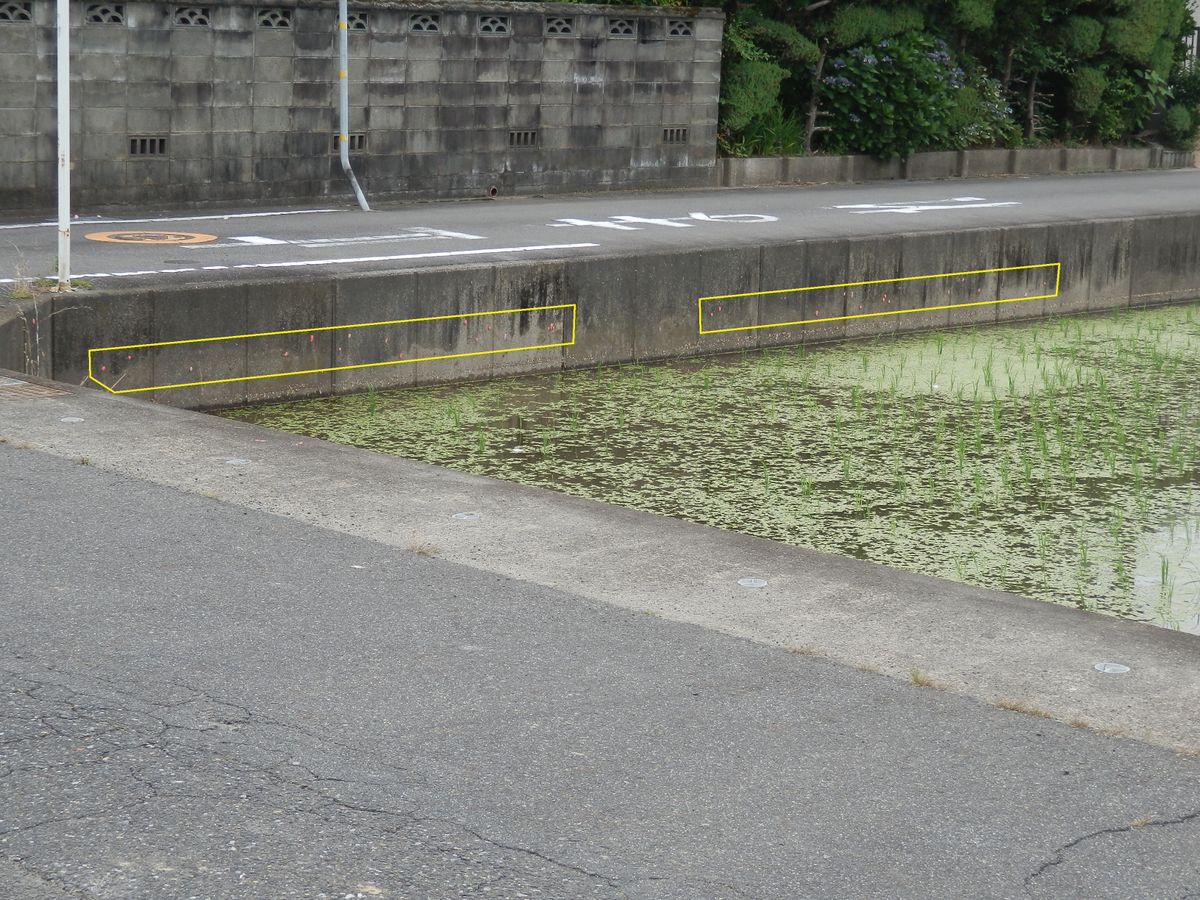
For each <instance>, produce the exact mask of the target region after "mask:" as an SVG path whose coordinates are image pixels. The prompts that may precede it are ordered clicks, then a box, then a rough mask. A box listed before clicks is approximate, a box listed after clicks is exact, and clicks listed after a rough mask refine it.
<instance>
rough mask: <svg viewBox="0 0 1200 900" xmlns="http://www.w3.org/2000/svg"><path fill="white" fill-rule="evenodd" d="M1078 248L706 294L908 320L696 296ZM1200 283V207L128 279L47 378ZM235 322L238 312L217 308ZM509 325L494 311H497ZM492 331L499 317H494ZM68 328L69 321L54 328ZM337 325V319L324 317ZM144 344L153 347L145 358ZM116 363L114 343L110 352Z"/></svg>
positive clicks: (539, 362)
mask: <svg viewBox="0 0 1200 900" xmlns="http://www.w3.org/2000/svg"><path fill="white" fill-rule="evenodd" d="M1056 262H1057V263H1061V266H1062V269H1061V283H1060V285H1059V287H1060V292H1059V295H1058V296H1057V297H1056V298H1053V299H1039V300H1026V301H1022V302H1014V303H1004V304H998V305H997V304H990V305H980V306H963V307H958V308H935V307H949V306H951V305H953V304H961V303H970V302H974V301H978V300H981V299H997V298H1016V297H1028V296H1038V295H1041V294H1046V293H1053V280H1054V279H1053V277H1052V275H1051V274H1050V272H1048V271H1047V270H1046V269H1040V270H1012V271H1007V272H996V273H990V274H987V275H982V276H979V275H975V276H961V277H955V278H938V279H928V280H922V281H909V282H902V283H892V284H880V285H872V286H865V287H864V286H858V287H848V288H842V289H837V290H825V291H820V292H808V293H805V294H785V295H770V296H764V297H753V298H742V299H739V300H737V301H732V302H735V303H736V304H737V306H736V308H734V307H733V306H732V305H731V306H730V307H729V308H726V304H725V302H724V301H720V300H718V301H715V302H714V301H705V310H706V311H705V322H706V326H705V327H706V329H708V328H711V327H714V325H729V324H730V323H731V322H733V323H734V324H744V325H757V324H762V323H766V322H785V321H795V320H797V319H830V318H833V317H837V316H849V315H857V314H860V313H894V312H895V311H896V310H898V309H904V310H927V311H925V312H913V313H906V314H903V315H882V316H873V317H868V318H855V319H841V320H837V321H822V322H812V323H810V324H803V325H792V326H788V327H773V328H761V329H750V330H742V331H732V332H727V333H720V334H700V333H699V327H698V318H697V313H698V309H697V300H698V298H700V297H711V296H715V295H723V294H735V293H736V294H740V293H746V292H753V291H760V290H763V291H766V290H783V289H788V288H797V287H810V286H815V285H831V284H847V283H849V282H856V281H869V280H876V279H887V278H894V277H901V276H915V275H935V274H939V273H947V272H960V271H966V270H978V269H1000V268H1006V267H1016V266H1032V265H1038V264H1043V263H1056ZM1196 297H1200V213H1197V214H1195V215H1175V216H1162V217H1153V218H1138V219H1114V220H1106V221H1096V222H1081V223H1069V224H1062V225H1049V226H1047V225H1035V226H1023V227H1013V228H986V229H976V230H966V231H956V232H932V233H913V234H900V235H889V236H880V237H866V238H840V239H830V240H814V241H805V242H795V243H787V244H769V245H763V246H751V247H740V248H730V249H727V250H723V251H712V250H705V251H703V252H701V251H692V252H675V253H655V254H646V255H642V256H634V257H622V258H617V259H614V258H594V259H581V260H570V261H547V262H520V263H511V264H505V265H498V266H487V267H479V268H450V269H433V268H431V269H421V270H416V271H410V272H403V273H396V274H365V275H345V276H338V277H334V278H330V279H327V280H312V279H295V280H280V281H272V282H256V283H253V284H241V285H229V284H220V285H212V286H207V287H191V288H169V289H148V290H114V291H97V292H94V293H84V294H76V295H73V296H71V297H69V298H59V299H54V300H52V301H51V302H52V303H53V306H54V307H55V310H54V314H53V315H46V314H45V313H46V312H47V311H46V310H45V309H43V310H42V315H41V318H40V320H39V321H40V327H41V328H42V329H43V332H42V340H43V342H44V343H46V344H47V345H52V349H53V354H52V359H49V360H44V362H45V363H48V366H47V365H44V366H43V369H42V373H43V374H52V375H53V377H55V378H57V379H59V380H63V381H67V382H72V383H79V382H82V381H83V380H84V379H85V377H86V374H87V363H88V359H87V351H88V349H89V348H97V347H111V346H114V345H126V344H137V343H148V342H156V341H179V340H187V339H191V338H209V337H213V336H216V335H220V334H229V335H232V334H248V333H257V332H277V331H285V330H290V329H306V331H302V332H299V333H298V334H296V335H292V336H288V337H271V338H269V339H268V340H266V341H262V342H258V343H256V344H254V345H253V346H251V345H249V344H245V343H238V342H216V343H212V342H210V343H206V344H197V345H191V346H190V347H189V348H187V352H186V353H183V354H180V353H178V352H175V351H172V353H171V355H169V356H168V355H166V354H162V355H157V354H156V353H154V352H149V353H145V352H143V351H141V350H138V351H132V352H130V354H129V359H128V361H121V359H120V357H118V358H117V361H116V362H115V363H113V365H114V366H115V368H121V367H125V369H127V371H125V370H123V371H122V372H120V373H118V372H117V371H116V370H115V369H114V371H110V372H107V373H105V376H104V377H105V378H107V379H108V380H109V382H110V383H111V382H112V381H113V379H124V380H119V381H117V383H116V386H117V387H119V388H123V387H128V386H130V385H135V386H136V385H139V384H146V385H163V384H171V383H185V382H192V381H198V380H210V379H217V378H239V377H243V376H245V375H246V374H255V373H261V372H264V371H275V372H296V371H300V370H310V369H318V368H332V367H338V366H356V365H363V364H367V363H372V362H376V361H380V360H387V359H406V360H414V359H422V360H426V361H419V362H406V363H403V364H397V365H387V366H379V367H366V368H349V369H342V370H340V371H328V372H317V373H312V374H304V375H296V376H288V377H277V378H267V379H261V380H252V381H227V382H223V383H219V384H208V385H201V386H195V387H185V388H179V389H172V390H158V391H150V392H145V393H139V394H137V396H142V397H147V398H152V399H154V400H157V401H160V402H163V403H168V404H172V405H178V406H187V407H193V408H211V407H217V406H228V405H236V404H243V403H249V402H255V401H260V400H267V399H273V398H287V397H302V396H313V395H322V394H330V393H340V392H348V391H356V390H362V389H364V388H366V387H367V386H376V387H403V386H410V385H416V384H426V383H433V382H443V381H454V380H465V379H479V378H489V377H494V376H498V375H509V374H518V373H526V372H538V371H552V370H556V369H561V368H576V367H585V366H595V365H600V364H614V363H624V362H629V361H634V360H655V359H664V358H669V357H682V356H692V355H700V354H712V353H721V352H727V351H734V350H739V349H751V348H756V347H772V346H779V345H786V344H798V343H816V342H821V341H831V340H841V339H844V338H856V337H864V336H867V335H877V334H893V333H897V332H902V331H910V330H922V329H931V328H937V327H943V326H947V325H965V324H984V323H992V322H1000V321H1007V320H1011V319H1015V318H1033V317H1041V316H1048V315H1056V314H1060V313H1072V312H1082V311H1093V310H1105V309H1115V308H1122V307H1126V306H1130V305H1151V304H1161V303H1167V302H1171V301H1177V300H1184V299H1191V298H1196ZM558 304H575V305H576V307H577V315H576V318H575V322H574V326H575V328H576V329H577V331H575V332H574V337H575V341H574V343H573V345H571V346H566V347H556V348H553V349H536V350H522V351H520V352H512V353H490V354H486V355H471V356H459V357H457V358H452V359H438V360H429V357H432V356H439V355H441V356H446V355H450V354H456V353H462V352H469V353H479V352H480V351H487V350H491V349H497V348H501V349H502V348H504V347H509V346H516V345H518V344H520V345H522V346H533V345H537V344H543V343H546V342H551V343H553V342H562V341H564V340H565V339H566V333H565V331H556V330H555V329H554V327H552V326H554V324H555V322H557V323H559V325H560V326H561V327H562V328H563V329H565V328H566V323H565V320H564V319H563V318H562V317H561V316H560V317H559V318H557V319H555V318H554V315H555V314H552V313H549V312H547V313H534V314H528V315H518V316H511V315H510V316H507V317H495V318H494V319H488V318H487V317H480V316H478V315H477V314H479V313H484V312H488V311H492V310H507V309H522V308H528V307H538V306H554V305H558ZM428 316H445V317H450V318H448V319H445V320H438V321H437V322H434V323H427V324H426V325H422V326H420V327H409V326H405V327H403V328H401V329H399V330H374V331H371V330H369V329H336V328H332V326H346V325H352V324H354V323H363V322H380V321H384V320H393V319H412V318H418V317H428ZM218 322H219V323H222V324H221V325H220V326H217V325H214V323H218ZM489 323H490V324H489ZM480 326H481V327H480ZM20 327H21V321H20V320H17V319H12V320H10V321H9V322H8V323H7V326H5V325H4V324H3V323H2V322H0V367H4V368H13V369H18V370H20V369H22V368H23V363H24V361H23V359H22V358H20V357H19V356H14V355H13V354H14V353H15V352H16V351H15V350H14V349H13V348H14V347H16V346H18V344H19V343H20V342H19V341H17V340H15V339H14V338H13V329H15V328H20ZM47 327H49V329H50V335H46V334H45V329H46V328H47ZM321 328H325V329H327V330H326V331H319V330H317V329H321ZM135 357H136V358H135ZM110 361H111V354H110Z"/></svg>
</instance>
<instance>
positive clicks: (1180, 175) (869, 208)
mask: <svg viewBox="0 0 1200 900" xmlns="http://www.w3.org/2000/svg"><path fill="white" fill-rule="evenodd" d="M1198 203H1200V170H1197V169H1186V170H1175V171H1153V172H1138V173H1113V174H1102V175H1077V176H1058V177H1045V178H993V179H966V180H954V181H941V182H926V183H911V182H889V183H873V184H864V185H844V186H831V187H819V188H818V187H781V188H757V189H746V190H719V191H715V190H714V191H679V192H670V193H610V194H603V195H588V196H570V197H554V198H534V199H503V200H496V201H460V202H448V203H426V204H418V205H409V206H403V207H396V208H381V209H379V210H376V211H374V212H370V213H364V212H360V211H358V210H357V209H354V210H350V209H336V208H332V207H330V208H321V209H307V210H304V209H276V210H251V211H247V210H244V209H243V210H231V211H230V212H228V213H208V212H206V213H187V212H177V213H169V212H168V213H161V212H145V213H133V214H130V215H127V216H122V217H120V218H116V219H114V218H99V217H79V218H78V219H76V221H75V223H74V227H73V242H72V249H71V253H72V272H73V273H74V274H77V275H79V276H83V277H86V278H88V279H89V280H90V281H91V282H92V283H93V284H94V285H95V286H96V287H105V286H110V285H113V284H117V283H128V282H133V283H136V284H142V285H148V284H185V283H195V282H202V281H210V280H219V279H236V280H239V281H244V280H247V279H253V278H255V277H271V276H279V275H288V274H291V275H295V274H298V273H305V272H309V273H313V274H316V273H321V272H350V271H397V270H402V269H411V268H415V267H420V266H432V265H437V266H445V265H479V264H480V263H484V264H486V263H488V262H500V261H505V260H512V259H520V258H529V257H535V258H546V259H549V258H555V259H560V258H572V257H580V256H596V255H613V254H622V253H629V252H634V251H653V250H666V249H670V248H686V249H703V248H705V247H726V246H737V245H740V244H761V243H778V242H786V241H792V240H805V239H810V238H822V237H830V236H843V235H849V236H854V235H874V234H885V233H895V232H909V231H925V230H944V229H963V228H974V227H983V226H996V225H1023V224H1029V223H1051V222H1065V221H1080V220H1091V219H1098V218H1114V217H1124V216H1145V215H1158V214H1164V213H1172V212H1177V213H1192V212H1195V210H1196V208H1197V204H1198ZM97 238H103V240H98V239H97ZM56 241H57V232H56V229H55V227H54V224H53V223H52V222H46V221H45V220H44V219H38V220H29V221H3V222H0V284H5V283H12V281H13V280H14V279H16V278H20V277H34V278H36V277H42V276H49V275H51V274H53V272H54V270H55V266H56V262H55V260H56V258H57V249H56ZM114 241H116V242H115V243H114ZM179 241H194V243H178V242H179ZM146 242H151V243H146Z"/></svg>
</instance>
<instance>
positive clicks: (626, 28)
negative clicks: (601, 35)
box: [608, 19, 637, 38]
mask: <svg viewBox="0 0 1200 900" xmlns="http://www.w3.org/2000/svg"><path fill="white" fill-rule="evenodd" d="M608 36H609V37H616V38H631V37H637V23H636V22H634V21H633V19H609V20H608Z"/></svg>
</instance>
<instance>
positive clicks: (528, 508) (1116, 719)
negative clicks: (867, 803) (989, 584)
mask: <svg viewBox="0 0 1200 900" xmlns="http://www.w3.org/2000/svg"><path fill="white" fill-rule="evenodd" d="M42 383H43V384H53V383H52V382H42ZM54 386H55V387H58V388H60V389H62V391H63V394H61V395H59V396H55V397H29V398H26V399H22V400H19V401H16V402H9V404H8V405H7V406H6V408H5V416H4V418H3V419H0V441H4V442H6V443H7V444H9V445H10V446H13V447H16V448H18V449H25V450H30V451H39V452H43V453H49V454H51V455H53V456H57V457H61V458H65V459H74V460H80V459H84V458H86V459H87V461H88V464H89V465H92V466H96V467H97V468H99V469H101V470H104V471H108V472H111V473H113V474H116V475H119V476H120V477H123V478H129V479H138V480H143V481H149V482H152V483H155V484H161V485H166V486H170V487H173V488H176V489H178V490H180V491H183V492H187V493H190V494H198V495H201V496H206V497H209V498H213V499H217V500H220V501H222V502H225V503H229V504H232V505H234V506H240V507H245V508H252V509H258V510H262V511H266V512H269V513H272V514H274V515H278V516H282V517H284V518H287V519H291V520H294V521H298V522H303V523H306V524H309V525H313V526H317V527H320V528H326V529H330V530H333V531H339V532H342V533H346V534H352V535H357V536H359V537H363V538H366V539H368V540H372V541H376V542H377V543H380V544H384V545H388V546H392V547H398V548H402V549H408V550H413V549H414V548H420V552H422V553H425V554H427V555H434V556H436V557H437V558H439V559H442V560H445V561H448V562H453V563H458V564H461V565H465V566H469V567H471V568H473V569H477V570H482V571H486V572H491V573H494V574H496V575H499V576H502V577H505V578H512V579H516V580H518V581H524V582H527V583H530V584H538V585H543V586H546V587H552V588H555V589H558V590H564V591H567V592H569V593H571V594H574V595H576V596H579V597H583V598H586V599H588V600H593V601H598V602H602V603H606V604H610V605H613V606H617V607H621V608H624V609H630V610H635V611H640V612H644V613H647V614H651V615H655V616H661V617H662V618H665V619H669V620H673V621H677V622H686V623H690V624H693V625H697V626H700V627H703V628H707V629H711V630H714V631H718V632H722V633H725V634H730V635H734V636H737V637H741V638H744V639H746V640H750V641H754V642H756V643H760V644H764V645H768V646H772V647H778V648H781V649H784V650H788V651H790V652H793V653H798V654H803V655H814V656H820V657H824V658H827V659H830V660H833V661H835V662H838V663H841V664H844V665H849V666H852V667H855V668H858V669H862V670H865V671H871V672H876V673H879V674H881V675H887V676H890V677H892V678H896V679H899V680H901V681H905V682H909V681H912V682H914V683H918V684H921V685H924V686H931V687H936V688H941V689H944V690H948V691H950V692H952V693H956V694H961V695H964V696H968V697H972V698H975V699H977V700H979V701H981V702H983V703H985V704H989V705H993V706H998V707H1000V708H1003V709H1010V710H1013V711H1017V712H1024V713H1026V714H1031V715H1035V716H1043V717H1046V718H1054V719H1057V720H1059V721H1062V722H1066V723H1069V724H1071V725H1073V726H1075V727H1081V728H1089V729H1091V730H1094V731H1098V732H1100V733H1105V734H1112V735H1114V736H1120V737H1128V738H1134V739H1138V740H1142V741H1145V742H1147V743H1151V744H1155V745H1158V746H1163V747H1167V748H1170V749H1173V750H1176V751H1179V752H1183V753H1186V754H1188V755H1194V754H1197V753H1200V719H1197V717H1196V715H1195V710H1196V709H1197V706H1198V705H1200V679H1197V677H1196V674H1197V668H1198V666H1200V639H1198V638H1197V637H1196V636H1194V635H1188V634H1182V633H1179V632H1173V631H1168V630H1166V629H1161V628H1155V627H1153V626H1150V625H1143V624H1140V623H1135V622H1128V621H1123V620H1120V619H1113V618H1109V617H1107V616H1103V615H1099V614H1096V613H1091V612H1084V611H1080V610H1077V609H1074V608H1070V607H1066V606H1057V605H1054V604H1050V603H1042V602H1040V601H1036V600H1030V599H1028V598H1024V597H1019V596H1016V595H1013V594H1005V593H1001V592H999V591H992V590H987V589H984V588H976V587H971V586H968V585H962V584H956V583H954V582H950V581H944V580H940V579H936V578H931V577H927V576H923V575H916V574H913V573H910V572H904V571H900V570H897V569H891V568H888V567H886V566H882V565H877V564H874V563H868V562H862V561H859V560H854V559H847V558H844V557H840V556H834V555H831V554H825V553H818V552H815V551H811V550H804V549H801V548H798V547H792V546H789V545H785V544H779V543H775V542H772V541H768V540H763V539H759V538H753V537H748V536H746V535H742V534H737V533H733V532H729V531H724V530H722V529H719V528H712V527H708V526H703V525H696V524H693V523H690V522H684V521H680V520H677V519H671V518H667V517H663V516H657V515H653V514H650V513H643V512H638V511H635V510H630V509H624V508H622V507H618V506H614V505H611V504H607V503H600V502H597V501H593V500H585V499H580V498H577V497H570V496H566V495H562V494H557V493H555V492H552V491H548V490H543V489H540V488H533V487H526V486H523V485H517V484H510V483H507V482H502V481H498V480H496V479H491V478H483V477H479V476H474V475H467V474H464V473H461V472H455V471H452V470H449V469H443V468H439V467H436V466H431V465H425V464H423V463H416V462H412V461H409V460H403V459H398V458H395V457H389V456H385V455H382V454H378V453H373V452H370V451H367V450H360V449H356V448H352V447H345V446H340V445H336V444H330V443H326V442H324V441H320V440H314V439H309V438H305V439H298V438H297V437H296V436H295V435H291V434H282V433H279V432H274V431H271V430H268V429H265V428H260V427H258V426H254V425H249V424H246V423H242V422H235V421H230V420H226V419H217V418H212V417H209V416H205V415H202V414H199V413H194V412H189V411H186V410H180V409H174V408H171V407H166V406H161V405H158V404H153V403H147V402H144V401H141V400H134V399H129V398H126V397H114V396H111V395H107V394H101V393H99V392H97V391H92V390H81V389H77V388H71V387H69V386H66V385H54ZM63 417H77V420H76V419H71V420H70V424H64V422H63V421H62V420H63ZM229 458H238V459H243V460H246V461H247V462H246V463H245V464H243V465H239V466H237V467H233V468H231V467H230V466H229V465H226V463H225V461H226V460H227V459H229ZM458 511H472V512H475V513H478V514H479V515H478V518H474V519H471V520H466V521H464V520H459V519H455V518H454V517H453V515H452V514H453V513H455V512H458ZM747 575H754V576H758V577H761V578H764V579H766V580H767V582H768V585H767V587H765V588H763V589H761V590H747V589H745V588H742V587H739V586H738V583H737V580H738V579H739V578H741V577H743V576H747ZM1110 660H1112V661H1119V662H1122V663H1125V664H1127V665H1129V666H1131V671H1130V672H1129V673H1127V674H1125V675H1107V674H1102V673H1100V672H1098V671H1097V670H1096V669H1095V668H1094V666H1095V664H1096V663H1098V662H1102V661H1110ZM914 672H916V673H918V674H919V678H918V674H914Z"/></svg>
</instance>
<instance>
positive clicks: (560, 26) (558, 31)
mask: <svg viewBox="0 0 1200 900" xmlns="http://www.w3.org/2000/svg"><path fill="white" fill-rule="evenodd" d="M574 33H575V20H574V19H572V18H570V17H569V16H546V34H547V35H550V36H555V35H557V36H558V37H563V36H565V35H573V34H574Z"/></svg>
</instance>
